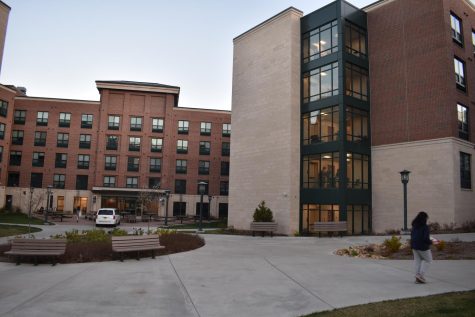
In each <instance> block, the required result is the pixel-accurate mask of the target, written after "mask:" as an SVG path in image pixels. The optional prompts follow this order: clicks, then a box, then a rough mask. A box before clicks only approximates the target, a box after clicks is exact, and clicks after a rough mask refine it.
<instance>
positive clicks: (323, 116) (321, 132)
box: [302, 106, 340, 145]
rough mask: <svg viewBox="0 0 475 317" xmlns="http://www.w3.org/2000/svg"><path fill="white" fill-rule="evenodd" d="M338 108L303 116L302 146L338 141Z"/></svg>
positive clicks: (325, 109) (324, 109)
mask: <svg viewBox="0 0 475 317" xmlns="http://www.w3.org/2000/svg"><path fill="white" fill-rule="evenodd" d="M339 114H340V111H339V109H338V106H334V107H329V108H323V109H320V110H315V111H312V112H308V113H304V114H303V123H302V124H303V144H304V145H308V144H318V143H321V142H331V141H336V140H338V133H339V132H340V118H339Z"/></svg>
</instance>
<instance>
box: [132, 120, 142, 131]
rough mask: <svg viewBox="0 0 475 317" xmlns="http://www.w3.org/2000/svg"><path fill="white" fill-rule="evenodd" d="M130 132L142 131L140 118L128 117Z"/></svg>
mask: <svg viewBox="0 0 475 317" xmlns="http://www.w3.org/2000/svg"><path fill="white" fill-rule="evenodd" d="M130 131H142V117H130Z"/></svg>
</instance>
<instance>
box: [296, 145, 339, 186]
mask: <svg viewBox="0 0 475 317" xmlns="http://www.w3.org/2000/svg"><path fill="white" fill-rule="evenodd" d="M339 158H340V155H339V153H338V152H331V153H322V154H315V155H307V156H304V157H303V184H302V185H303V186H302V187H303V188H338V187H339V186H340V178H339V173H340V161H339Z"/></svg>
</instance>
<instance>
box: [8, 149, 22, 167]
mask: <svg viewBox="0 0 475 317" xmlns="http://www.w3.org/2000/svg"><path fill="white" fill-rule="evenodd" d="M10 165H13V166H20V165H21V151H10Z"/></svg>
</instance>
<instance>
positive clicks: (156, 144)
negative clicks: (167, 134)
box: [150, 138, 163, 152]
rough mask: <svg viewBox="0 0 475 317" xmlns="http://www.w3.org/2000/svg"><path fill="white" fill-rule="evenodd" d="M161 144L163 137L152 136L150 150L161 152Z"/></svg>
mask: <svg viewBox="0 0 475 317" xmlns="http://www.w3.org/2000/svg"><path fill="white" fill-rule="evenodd" d="M162 146H163V139H157V138H152V144H151V148H150V151H152V152H161V151H162Z"/></svg>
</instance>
